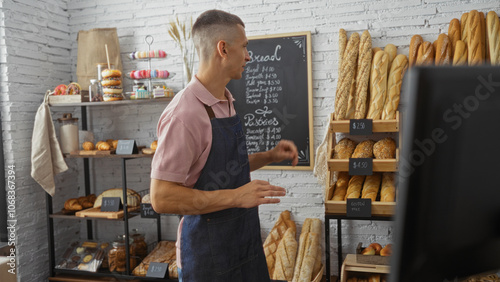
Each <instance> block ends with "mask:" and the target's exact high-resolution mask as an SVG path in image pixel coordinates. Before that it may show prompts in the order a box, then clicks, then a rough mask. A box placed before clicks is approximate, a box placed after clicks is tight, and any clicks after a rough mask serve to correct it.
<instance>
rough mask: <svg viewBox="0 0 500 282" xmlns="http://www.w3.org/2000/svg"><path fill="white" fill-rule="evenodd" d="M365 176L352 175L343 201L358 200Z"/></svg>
mask: <svg viewBox="0 0 500 282" xmlns="http://www.w3.org/2000/svg"><path fill="white" fill-rule="evenodd" d="M365 178H366V177H365V175H353V176H351V179H349V186H348V187H347V193H346V195H345V199H346V200H347V199H359V197H360V196H361V188H362V187H363V182H364V181H365Z"/></svg>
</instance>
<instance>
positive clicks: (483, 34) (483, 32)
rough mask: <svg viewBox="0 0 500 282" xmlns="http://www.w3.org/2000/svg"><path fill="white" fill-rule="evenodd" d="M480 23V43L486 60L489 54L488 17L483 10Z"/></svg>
mask: <svg viewBox="0 0 500 282" xmlns="http://www.w3.org/2000/svg"><path fill="white" fill-rule="evenodd" d="M479 23H480V24H481V35H480V39H481V41H480V44H481V50H482V56H483V57H482V58H481V59H482V60H483V62H486V58H487V54H486V19H485V17H484V13H483V12H479Z"/></svg>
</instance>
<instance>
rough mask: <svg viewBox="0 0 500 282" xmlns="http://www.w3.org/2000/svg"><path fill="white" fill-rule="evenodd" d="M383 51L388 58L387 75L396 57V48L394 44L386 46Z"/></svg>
mask: <svg viewBox="0 0 500 282" xmlns="http://www.w3.org/2000/svg"><path fill="white" fill-rule="evenodd" d="M384 51H385V52H386V53H387V55H388V56H389V57H388V58H389V61H388V64H387V73H389V72H390V71H391V66H392V62H393V61H394V59H395V58H396V56H397V55H398V48H397V47H396V45H394V44H387V45H386V46H385V48H384Z"/></svg>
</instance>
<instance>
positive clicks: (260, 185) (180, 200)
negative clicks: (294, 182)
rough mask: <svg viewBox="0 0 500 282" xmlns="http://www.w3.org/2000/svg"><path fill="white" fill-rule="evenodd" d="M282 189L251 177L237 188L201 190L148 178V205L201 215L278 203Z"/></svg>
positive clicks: (169, 210) (172, 211) (283, 191)
mask: <svg viewBox="0 0 500 282" xmlns="http://www.w3.org/2000/svg"><path fill="white" fill-rule="evenodd" d="M284 195H285V189H284V188H282V187H278V186H274V185H270V184H269V182H267V181H263V180H254V181H251V182H249V183H248V184H246V185H243V186H241V187H239V188H237V189H221V190H215V191H202V190H198V189H191V188H188V187H185V186H182V185H180V184H178V183H175V182H170V181H164V180H159V179H154V178H152V179H151V204H152V206H153V209H154V210H155V211H156V212H158V213H171V214H183V215H189V214H205V213H210V212H215V211H219V210H223V209H228V208H251V207H255V206H258V205H261V204H274V203H279V202H280V199H277V198H268V197H276V196H284Z"/></svg>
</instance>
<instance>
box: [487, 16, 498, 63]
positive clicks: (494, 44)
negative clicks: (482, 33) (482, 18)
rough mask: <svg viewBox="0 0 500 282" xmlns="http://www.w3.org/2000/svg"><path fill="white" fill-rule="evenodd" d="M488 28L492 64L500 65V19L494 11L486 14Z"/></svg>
mask: <svg viewBox="0 0 500 282" xmlns="http://www.w3.org/2000/svg"><path fill="white" fill-rule="evenodd" d="M486 30H487V37H488V40H487V41H488V53H489V54H490V62H491V64H492V65H500V20H499V19H498V15H497V13H495V12H494V11H490V12H488V14H487V16H486Z"/></svg>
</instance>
